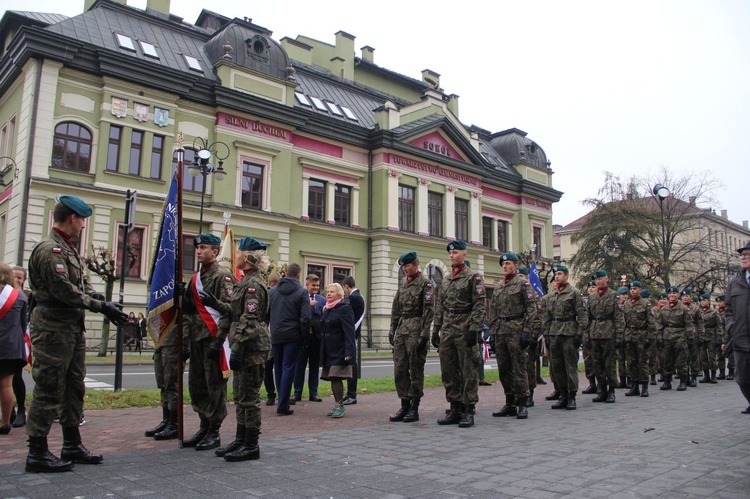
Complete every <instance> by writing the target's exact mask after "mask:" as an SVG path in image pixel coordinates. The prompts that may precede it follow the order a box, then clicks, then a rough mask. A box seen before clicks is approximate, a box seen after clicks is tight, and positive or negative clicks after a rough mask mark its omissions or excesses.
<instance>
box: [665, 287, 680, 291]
mask: <svg viewBox="0 0 750 499" xmlns="http://www.w3.org/2000/svg"><path fill="white" fill-rule="evenodd" d="M679 292H680V288H678V287H677V286H669V287H668V288H667V293H679Z"/></svg>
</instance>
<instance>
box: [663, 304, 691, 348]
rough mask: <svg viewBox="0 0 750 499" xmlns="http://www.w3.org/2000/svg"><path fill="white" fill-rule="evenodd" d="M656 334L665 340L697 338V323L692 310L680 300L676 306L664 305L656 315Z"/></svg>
mask: <svg viewBox="0 0 750 499" xmlns="http://www.w3.org/2000/svg"><path fill="white" fill-rule="evenodd" d="M656 334H657V337H658V338H660V339H663V340H677V339H680V338H695V325H694V323H693V317H692V316H691V315H690V311H689V310H688V309H687V307H686V306H685V305H683V304H682V303H680V302H677V303H675V306H674V307H670V306H669V305H665V306H663V307H662V308H661V309H660V310H659V314H658V315H657V316H656Z"/></svg>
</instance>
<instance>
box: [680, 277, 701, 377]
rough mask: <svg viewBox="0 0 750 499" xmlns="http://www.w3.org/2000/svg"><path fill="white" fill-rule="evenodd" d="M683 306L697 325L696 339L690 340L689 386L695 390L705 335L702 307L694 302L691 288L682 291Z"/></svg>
mask: <svg viewBox="0 0 750 499" xmlns="http://www.w3.org/2000/svg"><path fill="white" fill-rule="evenodd" d="M681 295H682V304H683V305H685V307H686V308H687V309H688V311H689V312H690V316H691V317H692V318H693V324H695V337H694V338H688V370H689V373H688V386H689V387H690V388H695V387H697V386H698V383H697V377H698V373H699V372H700V371H701V355H700V345H699V343H700V339H701V338H703V336H704V335H705V333H704V327H703V316H702V315H701V308H700V306H699V305H698V304H697V303H696V302H695V301H694V300H693V296H692V291H690V288H685V289H683V290H682V293H681Z"/></svg>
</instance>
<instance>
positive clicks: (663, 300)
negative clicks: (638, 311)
mask: <svg viewBox="0 0 750 499" xmlns="http://www.w3.org/2000/svg"><path fill="white" fill-rule="evenodd" d="M668 304H669V299H668V295H667V293H661V294H660V295H659V301H658V302H657V304H656V307H654V309H653V310H654V320H655V321H656V323H657V324H658V323H659V314H660V313H661V311H662V309H663V308H664V307H666V306H667V305H668ZM657 332H658V328H657ZM657 339H658V338H657ZM663 345H664V342H661V343H660V342H658V341H657V342H656V345H654V346H655V347H656V348H652V349H651V351H652V352H653V371H652V374H658V375H659V379H657V380H656V381H658V382H659V383H664V382H665V381H666V374H667V373H665V372H664V346H663ZM670 374H671V373H670ZM651 384H652V385H654V384H655V383H651Z"/></svg>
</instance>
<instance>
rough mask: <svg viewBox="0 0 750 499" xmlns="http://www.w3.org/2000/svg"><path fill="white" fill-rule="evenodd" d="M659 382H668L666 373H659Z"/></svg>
mask: <svg viewBox="0 0 750 499" xmlns="http://www.w3.org/2000/svg"><path fill="white" fill-rule="evenodd" d="M656 381H657V382H659V383H666V382H667V376H666V374H664V373H659V379H657V380H656Z"/></svg>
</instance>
